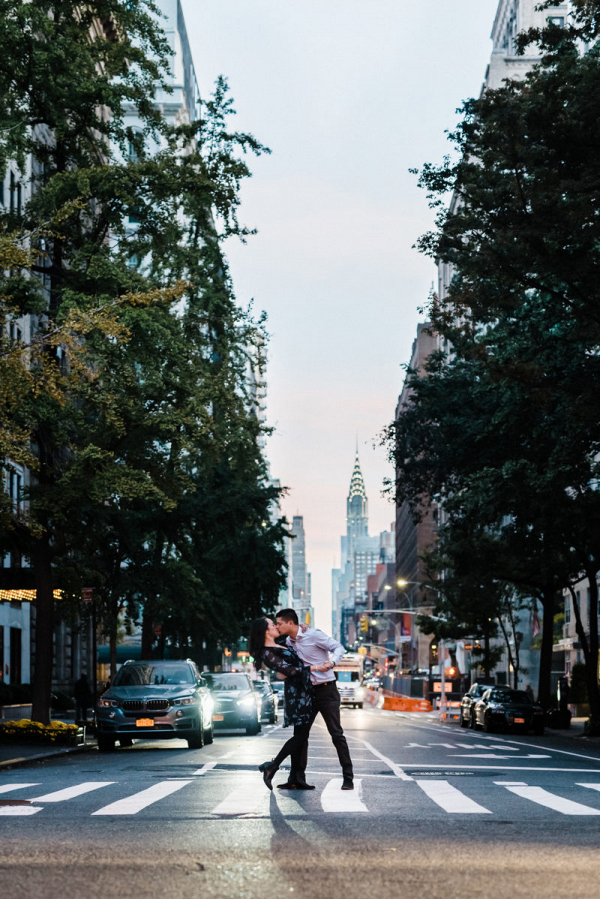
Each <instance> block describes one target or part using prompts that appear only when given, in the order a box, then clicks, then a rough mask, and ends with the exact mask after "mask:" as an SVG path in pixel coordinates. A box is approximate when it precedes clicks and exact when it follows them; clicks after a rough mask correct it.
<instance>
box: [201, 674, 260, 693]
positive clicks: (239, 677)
mask: <svg viewBox="0 0 600 899" xmlns="http://www.w3.org/2000/svg"><path fill="white" fill-rule="evenodd" d="M203 677H204V678H205V680H206V682H207V684H208V686H209V687H210V689H211V690H249V689H250V684H249V681H248V678H247V677H245V676H244V675H243V674H204V675H203Z"/></svg>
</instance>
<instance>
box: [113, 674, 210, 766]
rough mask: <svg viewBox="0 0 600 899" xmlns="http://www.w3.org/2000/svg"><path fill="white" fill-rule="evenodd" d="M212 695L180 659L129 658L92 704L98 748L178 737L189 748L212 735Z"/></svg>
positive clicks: (207, 739) (198, 744) (197, 675)
mask: <svg viewBox="0 0 600 899" xmlns="http://www.w3.org/2000/svg"><path fill="white" fill-rule="evenodd" d="M212 713H213V701H212V697H211V695H210V691H209V689H208V687H207V685H206V682H205V681H204V680H203V678H202V676H201V674H200V672H199V671H198V668H197V667H196V665H195V663H194V662H192V661H191V659H185V660H182V661H135V662H133V661H130V662H125V664H124V665H123V667H122V668H121V669H120V670H119V671H118V672H117V674H116V676H115V679H114V681H113V683H112V685H111V687H110V688H109V689H108V690H107V691H106V692H105V693H103V694H102V696H101V697H100V698H99V699H98V702H97V705H96V727H97V734H98V748H99V749H100V750H101V751H102V752H106V751H109V750H111V749H114V748H115V742H116V741H117V740H118V741H119V743H120V745H121V746H131V744H132V743H133V740H134V739H135V738H137V739H144V740H149V739H150V740H152V739H154V740H165V739H168V738H170V737H179V738H183V739H185V740H187V742H188V746H189V747H190V749H200V747H202V746H204V744H205V743H212V741H213V725H212Z"/></svg>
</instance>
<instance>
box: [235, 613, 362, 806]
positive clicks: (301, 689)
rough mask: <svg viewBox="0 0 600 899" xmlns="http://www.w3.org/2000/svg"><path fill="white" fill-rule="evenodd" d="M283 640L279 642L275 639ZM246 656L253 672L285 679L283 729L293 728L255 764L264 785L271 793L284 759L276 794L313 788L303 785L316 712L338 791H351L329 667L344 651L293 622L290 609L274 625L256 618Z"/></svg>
mask: <svg viewBox="0 0 600 899" xmlns="http://www.w3.org/2000/svg"><path fill="white" fill-rule="evenodd" d="M280 637H285V638H286V639H285V644H284V645H280V644H278V643H277V642H276V640H277V639H278V638H280ZM250 653H251V655H252V657H253V659H254V666H255V668H256V670H257V671H258V670H260V669H261V667H262V666H263V665H264V666H265V667H267V668H270V669H271V670H272V671H275V672H277V675H278V677H284V678H285V684H284V694H285V709H284V727H288V726H289V725H290V724H291V725H293V726H294V735H293V736H292V737H290V739H289V740H288V741H287V743H285V744H284V745H283V746H282V748H281V750H280V751H279V753H278V754H277V755H276V756H275V758H274V759H272V760H271V761H270V762H264V763H263V764H262V765H260V766H259V770H260V771H262V775H263V780H264V782H265V784H266V785H267V787H268V788H269V789H270V790H272V789H273V784H272V781H273V777H274V776H275V774H276V772H277V770H278V768H279V766H280V765H281V764H282V762H283V761H284V759H286V758H287V757H288V756H290V757H291V767H290V775H289V779H288V781H287V783H283V784H279V785H278V786H279V789H281V790H314V787H313V786H312V785H311V784H308V783H307V782H306V773H305V772H306V765H307V761H308V736H309V733H310V729H311V727H312V724H313V721H314V720H315V718H316V717H317V715H318V714H319V712H320V713H321V715H322V716H323V720H324V722H325V724H326V726H327V730H328V731H329V734H330V736H331V739H332V741H333V745H334V746H335V748H336V750H337V754H338V758H339V760H340V765H341V766H342V774H343V783H342V790H353V789H354V779H353V778H354V775H353V771H352V761H351V759H350V752H349V750H348V744H347V742H346V737H345V736H344V731H343V730H342V725H341V722H340V694H339V693H338V689H337V685H336V681H335V675H334V673H333V668H334V665H336V663H337V662H339V660H340V659H341V658H342V656H343V655H344V647H343V646H342V645H341V643H338V642H337V641H336V640H334V639H333V637H328V636H327V634H325V633H323V631H320V630H317V629H316V628H312V627H308V628H307V627H305V625H302V627H300V625H299V624H298V616H297V614H296V612H295V611H294V609H283V610H282V611H281V612H277V615H276V622H275V623H273V621H272V620H271V619H270V618H257V619H256V621H255V622H254V623H253V624H252V628H251V631H250Z"/></svg>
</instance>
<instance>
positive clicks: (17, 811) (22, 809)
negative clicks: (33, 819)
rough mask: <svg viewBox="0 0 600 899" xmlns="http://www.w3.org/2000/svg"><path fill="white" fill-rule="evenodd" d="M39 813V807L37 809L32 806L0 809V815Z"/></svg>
mask: <svg viewBox="0 0 600 899" xmlns="http://www.w3.org/2000/svg"><path fill="white" fill-rule="evenodd" d="M41 811H42V807H41V805H38V806H37V807H36V806H34V805H6V806H4V807H3V808H0V815H35V813H36V812H41Z"/></svg>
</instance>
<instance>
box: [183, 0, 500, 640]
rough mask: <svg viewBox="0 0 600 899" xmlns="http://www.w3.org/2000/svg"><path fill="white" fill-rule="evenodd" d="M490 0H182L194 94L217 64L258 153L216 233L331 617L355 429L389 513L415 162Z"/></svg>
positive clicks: (452, 113) (373, 489)
mask: <svg viewBox="0 0 600 899" xmlns="http://www.w3.org/2000/svg"><path fill="white" fill-rule="evenodd" d="M497 5H498V0H453V2H449V0H183V8H184V12H185V17H186V23H187V28H188V34H189V38H190V43H191V47H192V52H193V55H194V61H195V66H196V74H197V77H198V81H199V85H200V91H201V93H202V95H203V96H206V95H207V93H210V90H211V86H212V84H213V83H214V81H215V79H216V78H217V76H218V75H221V74H222V75H225V76H226V77H227V78H228V80H229V83H230V86H231V89H232V95H233V97H234V98H235V106H236V109H237V113H238V114H237V116H236V119H235V120H234V124H235V127H236V128H237V129H239V130H244V131H251V132H252V133H253V134H254V135H255V136H256V137H257V138H258V139H259V140H260V141H262V142H263V143H264V144H266V145H267V146H269V147H270V148H271V150H272V151H273V153H272V155H271V156H265V157H263V158H262V159H260V160H256V161H253V162H252V168H253V172H254V176H253V178H252V180H251V181H249V182H248V184H247V185H246V186H245V188H244V190H243V206H242V214H241V219H242V220H243V221H244V222H245V223H246V224H248V225H251V226H252V227H256V228H257V229H258V232H259V233H258V235H257V236H256V237H253V238H251V239H250V240H249V242H248V244H247V245H246V246H244V245H241V244H239V243H233V242H230V243H229V244H228V247H227V253H228V258H229V261H230V264H231V270H232V275H233V280H234V284H235V288H236V293H237V297H238V300H239V302H240V303H241V304H242V305H246V304H247V303H248V302H249V301H250V300H251V299H253V300H254V303H255V308H256V309H257V310H262V309H264V310H266V312H267V314H268V328H269V332H270V334H271V340H270V347H269V368H268V372H267V379H268V420H269V423H270V424H271V425H273V426H274V428H275V433H274V435H273V437H271V439H270V441H269V449H268V455H269V459H270V462H271V469H272V474H273V476H274V477H278V478H280V479H281V481H282V483H283V484H284V485H286V486H287V487H288V488H289V495H288V497H287V498H286V499H285V501H284V504H283V507H284V511H285V512H286V514H287V515H288V517H289V519H290V520H291V516H292V515H294V514H298V513H299V514H301V515H303V516H304V523H305V529H306V538H307V565H308V570H309V571H311V572H312V584H313V603H314V606H315V611H316V620H317V625H318V626H320V627H322V628H324V629H325V630H327V631H329V630H330V629H331V619H330V603H331V569H332V567H334V565H339V561H340V549H339V538H340V535H341V534H342V533H344V532H345V526H346V523H345V515H346V496H347V493H348V487H349V484H350V476H351V473H352V468H353V464H354V453H355V446H356V440H357V438H358V444H359V454H360V460H361V465H362V469H363V474H364V478H365V483H366V488H367V495H368V497H369V514H370V533H371V534H376V533H378V532H379V531H381V530H383V529H385V528H388V527H389V525H390V522H391V521H392V520H393V518H394V508H393V506H392V505H391V504H390V503H389V501H387V500H386V499H384V498H383V497H382V496H381V489H382V482H383V479H384V478H385V477H386V476H389V474H390V473H391V469H390V467H389V465H388V463H387V462H386V458H385V453H384V452H383V450H381V449H374V448H373V442H374V441H377V435H378V433H379V432H380V431H381V429H382V428H383V427H384V426H385V425H386V424H387V423H388V422H390V421H391V420H392V418H393V414H394V408H395V405H396V401H397V398H398V394H399V392H400V390H401V388H402V381H403V378H404V371H403V369H402V366H403V365H404V364H405V363H407V362H408V360H409V357H410V350H411V345H412V341H413V339H414V336H415V333H416V327H417V322H418V321H419V320H420V316H419V314H418V311H417V309H418V307H419V306H421V305H422V304H424V303H425V302H426V300H427V296H428V293H429V290H430V288H431V284H432V281H434V280H435V278H436V271H435V268H434V266H433V263H432V262H431V261H429V260H427V259H425V258H423V257H421V256H419V254H418V253H417V252H416V250H414V249H412V245H413V244H414V242H415V240H416V238H417V237H418V236H419V235H420V234H421V233H422V232H424V231H426V230H427V229H428V228H429V227H430V226H431V223H432V216H431V212H430V211H429V209H428V207H427V202H426V197H425V194H424V193H423V191H421V190H419V189H418V188H417V185H416V180H417V179H416V178H415V176H414V175H411V174H409V171H408V170H409V168H418V167H420V166H421V165H422V164H423V163H424V162H427V161H429V162H437V161H439V160H441V158H442V156H443V155H444V153H446V152H447V151H448V149H449V145H448V143H447V139H446V135H445V131H446V130H447V129H451V128H452V127H453V126H454V124H455V122H456V121H457V117H456V109H457V107H458V106H459V105H460V103H461V102H462V100H463V99H465V98H467V97H470V96H475V95H477V94H478V93H479V90H480V88H481V84H482V81H483V77H484V73H485V68H486V65H487V63H488V61H489V56H490V51H491V42H490V39H489V35H490V32H491V28H492V22H493V18H494V14H495V11H496V8H497Z"/></svg>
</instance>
